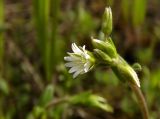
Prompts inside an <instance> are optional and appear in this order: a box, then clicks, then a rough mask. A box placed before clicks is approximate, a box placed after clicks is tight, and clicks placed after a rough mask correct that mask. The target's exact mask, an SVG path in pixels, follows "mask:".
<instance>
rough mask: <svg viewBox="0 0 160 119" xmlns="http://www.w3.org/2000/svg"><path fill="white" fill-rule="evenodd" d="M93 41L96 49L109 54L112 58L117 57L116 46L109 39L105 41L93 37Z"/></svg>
mask: <svg viewBox="0 0 160 119" xmlns="http://www.w3.org/2000/svg"><path fill="white" fill-rule="evenodd" d="M92 43H93V46H94V47H95V48H96V49H99V50H101V51H103V52H104V53H106V54H107V55H109V56H110V57H111V58H115V57H117V52H116V50H115V47H114V46H113V45H112V44H111V43H109V42H107V41H106V42H105V41H101V40H98V39H93V38H92Z"/></svg>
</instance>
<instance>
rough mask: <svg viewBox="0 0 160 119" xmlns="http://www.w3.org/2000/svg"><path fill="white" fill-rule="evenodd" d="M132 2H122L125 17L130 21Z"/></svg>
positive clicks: (126, 0)
mask: <svg viewBox="0 0 160 119" xmlns="http://www.w3.org/2000/svg"><path fill="white" fill-rule="evenodd" d="M130 2H131V1H129V0H122V2H121V9H122V14H123V17H124V19H125V20H126V21H127V22H128V20H129V17H130V16H129V14H130V12H129V11H130Z"/></svg>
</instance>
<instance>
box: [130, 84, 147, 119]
mask: <svg viewBox="0 0 160 119" xmlns="http://www.w3.org/2000/svg"><path fill="white" fill-rule="evenodd" d="M129 85H130V87H131V89H132V90H133V92H134V93H135V95H136V97H137V100H138V103H139V106H140V109H141V112H142V114H143V119H149V112H148V108H147V104H146V101H145V98H144V96H143V94H142V91H141V90H140V88H139V87H138V86H137V85H135V84H133V83H129Z"/></svg>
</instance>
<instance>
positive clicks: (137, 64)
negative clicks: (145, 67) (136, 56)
mask: <svg viewBox="0 0 160 119" xmlns="http://www.w3.org/2000/svg"><path fill="white" fill-rule="evenodd" d="M132 68H133V69H134V70H135V71H136V72H139V71H142V67H141V65H140V64H139V63H134V64H133V65H132Z"/></svg>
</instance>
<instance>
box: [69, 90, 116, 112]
mask: <svg viewBox="0 0 160 119" xmlns="http://www.w3.org/2000/svg"><path fill="white" fill-rule="evenodd" d="M70 103H71V104H74V105H75V104H76V105H77V104H81V105H86V106H89V107H97V108H100V109H103V110H105V111H107V112H113V108H112V107H111V106H110V105H109V104H107V102H106V100H105V99H104V98H102V97H100V96H97V95H94V94H91V93H90V92H84V93H81V94H78V95H75V96H73V97H71V98H70Z"/></svg>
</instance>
